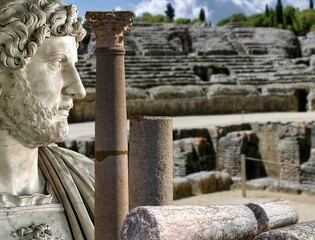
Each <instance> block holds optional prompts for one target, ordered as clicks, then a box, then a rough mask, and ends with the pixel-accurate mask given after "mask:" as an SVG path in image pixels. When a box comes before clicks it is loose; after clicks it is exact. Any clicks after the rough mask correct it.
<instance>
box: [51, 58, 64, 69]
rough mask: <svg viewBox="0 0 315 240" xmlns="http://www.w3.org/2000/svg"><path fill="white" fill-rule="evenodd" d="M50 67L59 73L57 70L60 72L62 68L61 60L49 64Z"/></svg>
mask: <svg viewBox="0 0 315 240" xmlns="http://www.w3.org/2000/svg"><path fill="white" fill-rule="evenodd" d="M48 67H49V68H50V69H51V70H52V71H57V70H59V69H60V68H61V59H58V60H54V61H51V62H48Z"/></svg>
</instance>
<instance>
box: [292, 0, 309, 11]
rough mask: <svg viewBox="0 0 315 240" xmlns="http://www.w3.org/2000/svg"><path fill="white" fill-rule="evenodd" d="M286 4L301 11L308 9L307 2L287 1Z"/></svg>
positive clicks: (299, 0)
mask: <svg viewBox="0 0 315 240" xmlns="http://www.w3.org/2000/svg"><path fill="white" fill-rule="evenodd" d="M287 4H288V5H292V6H294V7H296V8H299V9H300V10H302V9H306V8H308V7H309V0H298V1H297V0H287Z"/></svg>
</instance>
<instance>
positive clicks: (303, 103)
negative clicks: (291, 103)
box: [294, 89, 308, 112]
mask: <svg viewBox="0 0 315 240" xmlns="http://www.w3.org/2000/svg"><path fill="white" fill-rule="evenodd" d="M294 96H295V97H296V100H297V105H298V111H299V112H306V111H307V104H308V100H307V96H308V91H307V90H305V89H295V91H294Z"/></svg>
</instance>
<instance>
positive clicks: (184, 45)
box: [167, 31, 192, 55]
mask: <svg viewBox="0 0 315 240" xmlns="http://www.w3.org/2000/svg"><path fill="white" fill-rule="evenodd" d="M167 40H168V41H169V42H170V44H171V46H172V47H173V48H174V50H175V51H178V50H180V51H181V52H182V53H183V54H186V55H187V54H189V53H190V52H191V51H192V40H191V37H190V35H189V34H188V32H187V31H184V32H173V33H171V34H170V35H169V36H168V37H167ZM179 45H181V48H180V49H178V46H179Z"/></svg>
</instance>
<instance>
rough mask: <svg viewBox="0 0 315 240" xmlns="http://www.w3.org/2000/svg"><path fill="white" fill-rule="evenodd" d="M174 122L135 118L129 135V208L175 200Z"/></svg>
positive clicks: (168, 119) (164, 203) (169, 202)
mask: <svg viewBox="0 0 315 240" xmlns="http://www.w3.org/2000/svg"><path fill="white" fill-rule="evenodd" d="M172 132H173V125H172V119H171V118H168V117H134V118H132V119H131V120H130V134H129V207H130V209H132V208H135V207H138V206H161V205H168V204H172V203H173V134H172Z"/></svg>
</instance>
